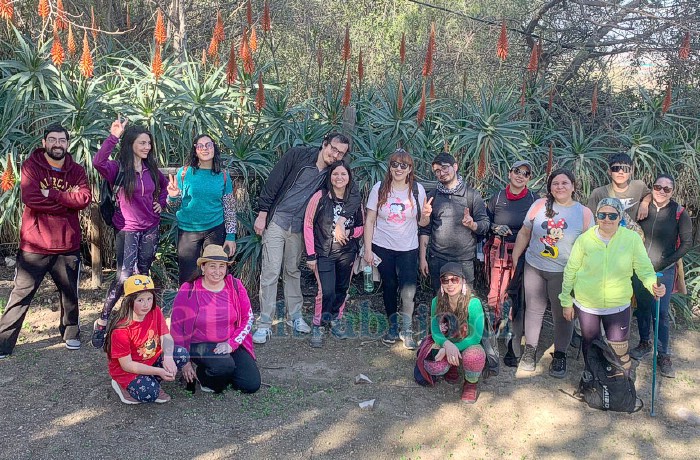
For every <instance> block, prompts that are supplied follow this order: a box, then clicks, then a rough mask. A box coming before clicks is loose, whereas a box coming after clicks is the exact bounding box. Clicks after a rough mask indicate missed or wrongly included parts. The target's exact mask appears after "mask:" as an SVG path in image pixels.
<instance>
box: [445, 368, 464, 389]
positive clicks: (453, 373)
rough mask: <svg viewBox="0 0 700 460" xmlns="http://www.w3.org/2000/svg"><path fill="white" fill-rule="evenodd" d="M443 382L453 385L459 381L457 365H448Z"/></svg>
mask: <svg viewBox="0 0 700 460" xmlns="http://www.w3.org/2000/svg"><path fill="white" fill-rule="evenodd" d="M444 378H445V382H447V383H449V384H451V385H454V384H455V383H459V381H460V380H462V379H461V376H460V375H459V369H458V368H457V366H450V369H449V370H448V371H447V373H446V374H445V376H444Z"/></svg>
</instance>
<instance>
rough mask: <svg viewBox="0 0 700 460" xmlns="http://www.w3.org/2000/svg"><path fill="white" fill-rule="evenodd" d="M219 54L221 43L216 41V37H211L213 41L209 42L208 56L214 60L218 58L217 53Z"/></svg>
mask: <svg viewBox="0 0 700 460" xmlns="http://www.w3.org/2000/svg"><path fill="white" fill-rule="evenodd" d="M218 52H219V42H218V40H217V39H216V37H211V41H210V42H209V49H208V50H207V54H208V55H209V57H210V58H214V57H215V56H216V53H218Z"/></svg>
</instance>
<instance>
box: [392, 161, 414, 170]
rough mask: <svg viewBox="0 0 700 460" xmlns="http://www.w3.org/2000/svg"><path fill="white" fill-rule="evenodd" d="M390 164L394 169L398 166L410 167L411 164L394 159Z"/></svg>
mask: <svg viewBox="0 0 700 460" xmlns="http://www.w3.org/2000/svg"><path fill="white" fill-rule="evenodd" d="M389 166H391V167H392V168H394V169H398V168H401V169H408V167H409V166H411V165H409V164H408V163H403V162H401V161H392V162H390V163H389Z"/></svg>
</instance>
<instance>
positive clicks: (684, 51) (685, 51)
mask: <svg viewBox="0 0 700 460" xmlns="http://www.w3.org/2000/svg"><path fill="white" fill-rule="evenodd" d="M678 57H679V58H680V59H681V60H683V61H685V60H686V59H688V58H689V57H690V32H686V33H685V35H684V36H683V41H682V42H681V48H680V49H679V50H678Z"/></svg>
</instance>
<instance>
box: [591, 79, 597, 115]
mask: <svg viewBox="0 0 700 460" xmlns="http://www.w3.org/2000/svg"><path fill="white" fill-rule="evenodd" d="M597 113H598V82H596V84H595V86H594V87H593V96H592V97H591V114H592V115H593V116H594V117H595V116H596V114H597Z"/></svg>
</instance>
